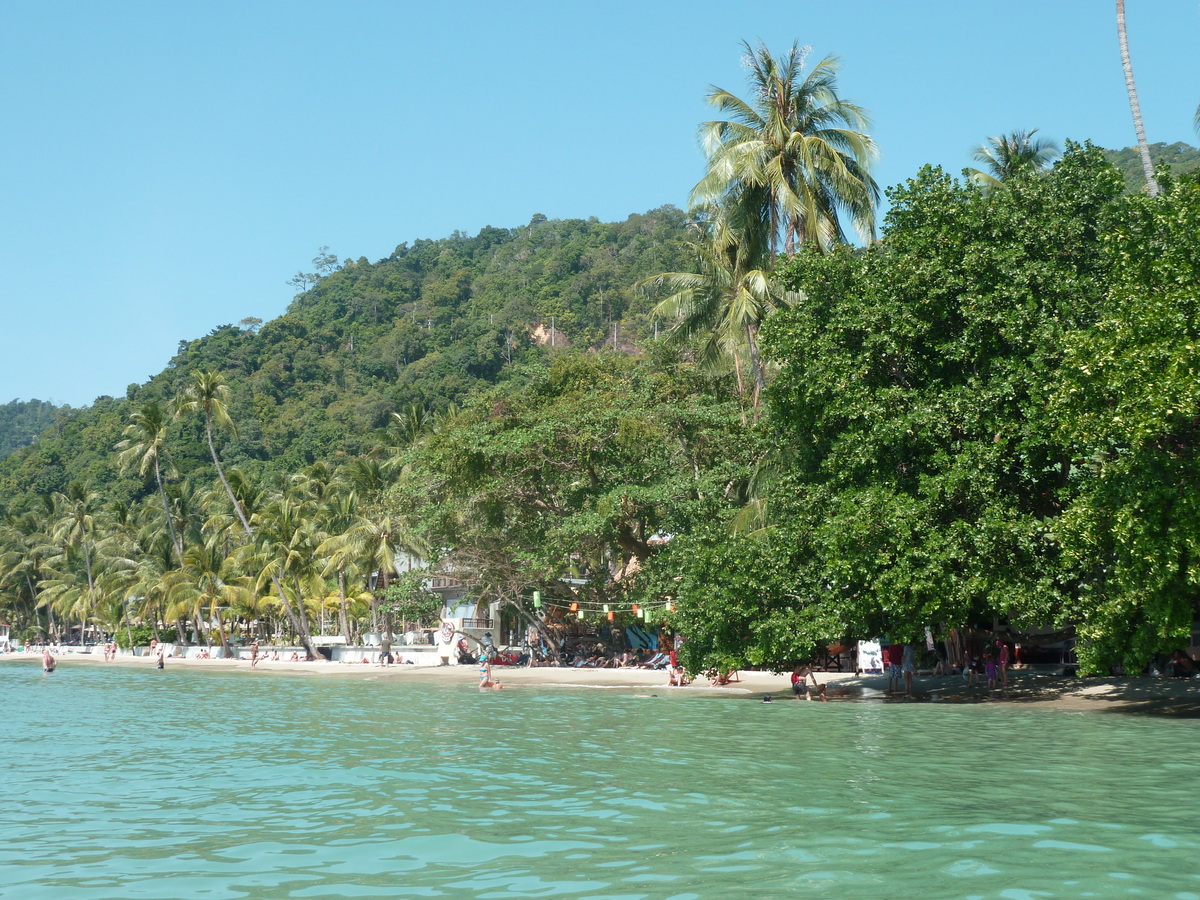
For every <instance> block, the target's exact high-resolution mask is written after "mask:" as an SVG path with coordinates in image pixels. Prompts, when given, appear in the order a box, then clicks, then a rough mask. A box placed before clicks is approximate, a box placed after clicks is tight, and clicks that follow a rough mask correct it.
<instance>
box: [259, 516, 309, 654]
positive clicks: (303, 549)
mask: <svg viewBox="0 0 1200 900" xmlns="http://www.w3.org/2000/svg"><path fill="white" fill-rule="evenodd" d="M254 521H255V524H256V525H257V529H256V530H255V531H254V535H255V540H254V542H253V543H252V544H248V545H246V546H245V547H244V548H242V551H241V555H240V560H241V562H242V564H243V566H244V567H245V568H246V569H247V570H248V571H249V572H252V573H253V574H254V575H255V576H256V578H257V583H256V584H255V589H256V590H257V589H261V588H262V587H263V586H264V585H265V584H266V583H267V582H268V581H270V582H271V584H272V585H273V586H274V588H275V592H276V595H277V596H278V597H279V603H280V605H281V606H282V607H283V610H284V612H285V613H286V614H287V617H288V621H289V622H290V623H291V625H292V629H293V630H294V631H295V632H296V636H297V637H298V638H299V639H300V643H301V644H303V645H304V650H305V652H306V653H307V654H308V658H309V659H319V658H320V654H319V653H318V652H317V649H316V647H315V646H314V645H313V640H312V631H311V629H310V628H309V624H308V614H307V611H306V610H305V606H304V591H305V589H306V587H314V586H315V587H316V588H317V590H323V585H316V584H315V583H316V582H317V581H318V580H319V574H318V572H317V552H316V548H317V544H318V543H319V540H318V534H319V532H318V531H317V529H316V528H315V525H314V523H313V521H312V518H311V509H310V504H307V503H297V502H296V501H294V500H292V499H291V498H288V497H277V498H276V499H274V500H272V501H271V502H270V503H268V504H267V505H266V506H265V507H264V508H263V509H262V510H261V511H259V512H257V513H255V514H254ZM285 582H286V583H288V585H289V586H290V587H291V588H292V589H293V591H294V598H293V599H294V601H295V602H294V603H293V600H292V599H289V598H288V596H287V592H286V591H285V590H284V583H285Z"/></svg>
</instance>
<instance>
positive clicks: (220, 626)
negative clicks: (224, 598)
mask: <svg viewBox="0 0 1200 900" xmlns="http://www.w3.org/2000/svg"><path fill="white" fill-rule="evenodd" d="M212 609H213V612H214V613H216V616H217V635H218V636H219V637H220V638H221V656H222V657H224V658H225V659H233V650H232V649H231V648H230V646H229V638H228V636H227V635H226V634H225V620H224V619H223V618H221V607H219V606H217V605H216V604H215V603H214V604H213V608H212Z"/></svg>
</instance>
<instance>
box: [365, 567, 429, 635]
mask: <svg viewBox="0 0 1200 900" xmlns="http://www.w3.org/2000/svg"><path fill="white" fill-rule="evenodd" d="M379 609H380V611H381V612H390V613H391V614H392V615H393V616H395V617H396V619H397V621H398V622H403V623H421V622H428V621H429V620H430V619H433V618H436V617H437V616H438V615H439V613H440V612H441V609H442V598H441V595H439V594H436V593H434V592H433V591H431V590H429V589H427V588H426V587H425V572H423V571H419V570H414V571H409V572H403V573H401V575H400V576H399V577H398V578H397V579H396V580H395V581H393V582H392V583H391V584H390V585H388V589H387V590H386V591H385V592H384V595H383V600H382V601H381V602H380V604H379Z"/></svg>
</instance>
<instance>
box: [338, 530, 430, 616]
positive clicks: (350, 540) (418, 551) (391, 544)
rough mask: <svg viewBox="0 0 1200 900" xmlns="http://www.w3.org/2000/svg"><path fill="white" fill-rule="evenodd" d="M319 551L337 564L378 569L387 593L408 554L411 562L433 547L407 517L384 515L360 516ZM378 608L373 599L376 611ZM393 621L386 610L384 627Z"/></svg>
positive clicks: (378, 583)
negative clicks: (421, 536)
mask: <svg viewBox="0 0 1200 900" xmlns="http://www.w3.org/2000/svg"><path fill="white" fill-rule="evenodd" d="M318 552H319V553H321V554H325V555H327V556H328V558H329V561H330V565H331V566H333V567H335V568H338V567H341V568H347V567H349V566H352V565H356V566H357V567H358V568H359V569H360V571H362V572H377V573H378V579H377V581H376V586H377V589H378V591H379V592H380V593H386V592H387V589H388V584H389V582H390V579H391V577H392V573H394V572H398V571H400V568H401V566H402V564H403V563H404V562H405V560H406V558H407V560H408V561H409V562H410V564H411V561H412V560H413V559H414V558H417V557H424V556H425V555H427V554H428V552H429V547H428V545H427V544H426V543H425V542H424V541H423V540H422V539H421V538H420V536H418V535H417V534H416V533H415V532H414V531H413V529H412V528H411V526H410V525H409V523H408V522H407V521H405V520H404V519H403V518H401V517H398V516H390V515H381V516H375V517H367V516H359V517H358V519H357V520H356V521H354V522H353V523H352V524H349V526H348V527H347V528H346V529H345V530H344V531H342V532H341V533H340V534H336V535H334V536H332V537H330V538H327V539H326V540H325V541H324V542H323V543H322V544H321V546H320V547H319V548H318ZM374 609H375V603H374V600H373V601H372V614H373V615H374ZM391 624H392V623H391V615H390V614H385V620H384V629H385V630H386V631H387V632H388V633H389V634H390V632H391Z"/></svg>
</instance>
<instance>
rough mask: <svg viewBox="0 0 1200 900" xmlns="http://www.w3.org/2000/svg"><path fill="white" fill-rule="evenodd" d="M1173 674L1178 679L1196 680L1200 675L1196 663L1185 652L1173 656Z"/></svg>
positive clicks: (1175, 653) (1178, 652) (1177, 651)
mask: <svg viewBox="0 0 1200 900" xmlns="http://www.w3.org/2000/svg"><path fill="white" fill-rule="evenodd" d="M1171 674H1172V675H1174V676H1175V677H1176V678H1195V677H1196V676H1197V675H1198V674H1200V669H1197V667H1196V662H1195V660H1193V659H1192V658H1191V657H1190V656H1188V655H1187V653H1186V652H1184V651H1183V650H1176V651H1175V652H1174V653H1172V654H1171Z"/></svg>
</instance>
